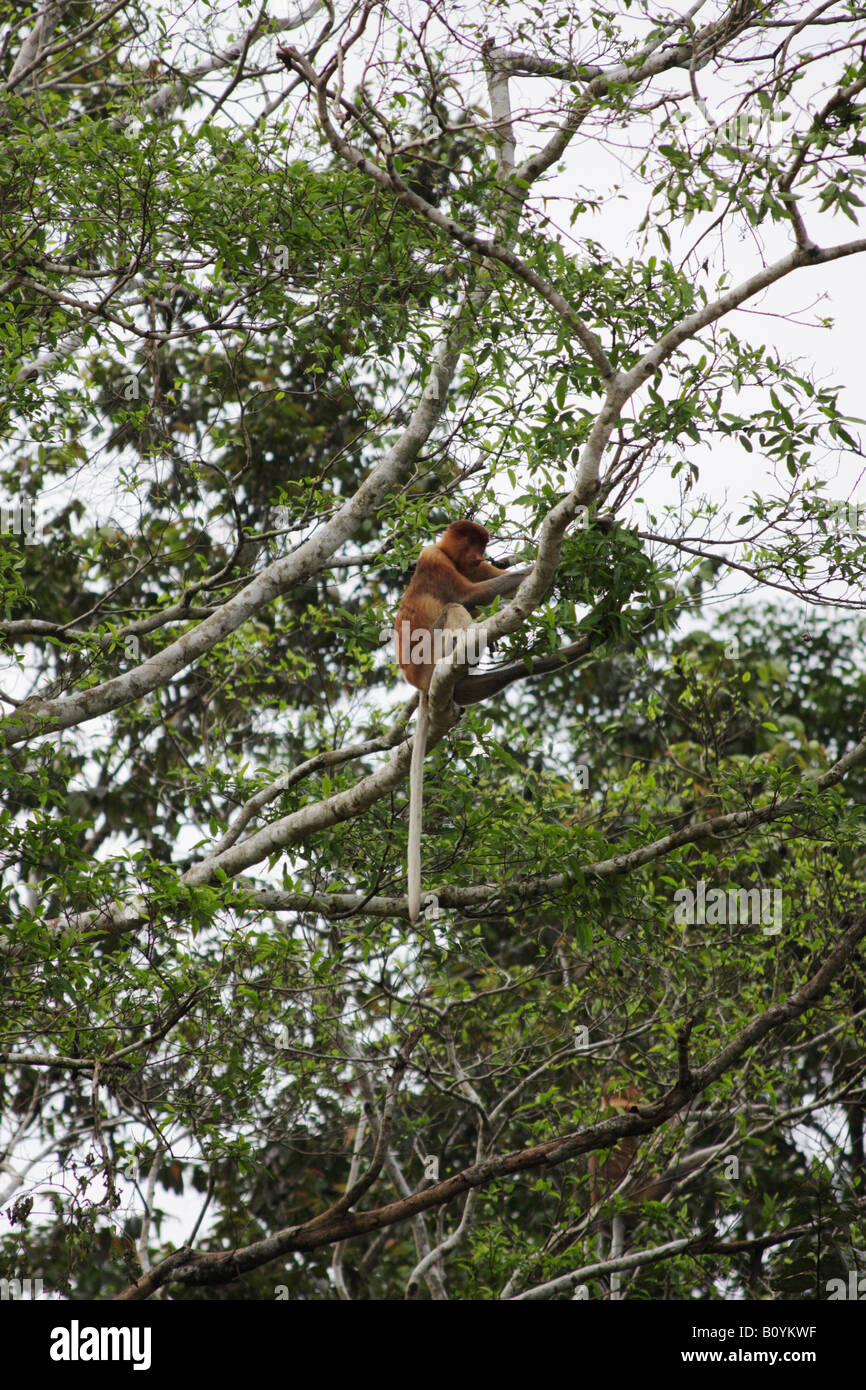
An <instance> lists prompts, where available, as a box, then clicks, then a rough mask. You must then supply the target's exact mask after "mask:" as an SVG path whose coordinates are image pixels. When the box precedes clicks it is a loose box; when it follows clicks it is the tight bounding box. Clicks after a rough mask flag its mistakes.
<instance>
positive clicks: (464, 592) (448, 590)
mask: <svg viewBox="0 0 866 1390" xmlns="http://www.w3.org/2000/svg"><path fill="white" fill-rule="evenodd" d="M489 540H490V536H489V534H488V532H487V531H486V530H485V528H484V527H483V526H480V525H479V524H478V522H477V521H452V523H451V525H450V526H449V527H448V529H447V530H446V532H445V534H444V536H443V537H442V539H441V541H439V543H438V545H430V546H427V547H426V548H425V549H424V550H422V551H421V554H420V556H419V557H418V563H417V565H416V567H415V573H414V575H413V576H412V580H411V582H410V584H409V587H408V589H407V590H406V593H405V594H404V595H403V601H402V603H401V604H400V607H399V609H398V610H397V617H396V619H395V621H394V647H395V651H396V654H397V661H398V662H399V664H400V668H401V670H402V672H403V675H404V676H405V677H406V680H407V681H408V682H409V684H410V685H414V686H415V688H416V689H417V690H420V692H421V698H420V701H419V704H418V722H417V728H416V732H415V746H414V748H413V750H412V768H411V771H410V775H409V788H410V795H409V852H408V898H409V916H410V918H411V919H412V920H413V921H414V919H415V917H417V915H418V910H419V908H420V905H421V788H422V782H423V777H424V754H425V752H426V748H427V691H428V689H429V687H430V681H431V679H432V677H433V670H434V666H435V662H434V661H432V660H431V661H426V662H424V661H417V660H413V659H412V646H413V643H414V642H415V641H416V639H417V638H418V637H419V636H420V635H423V634H424V633H425V632H426V633H427V634H428V635H429V638H430V643H431V648H432V640H433V633H434V629H435V627H436V624H437V622H438V621H439V619H441V618H442V615H443V614H444V612H445V609H446V608H447V607H448V605H449V604H452V603H453V604H461V605H462V607H463V608H465V609H467V610H468V611H469V612H470V613H473V612H475V611H476V610H477V609H478V608H479V607H481V606H482V605H483V604H487V603H492V602H493V599H494V598H496V596H497V595H498V594H510V593H513V592H514V590H515V589H516V588H517V587H518V585H519V584H520V583H521V581H522V580H523V579H524V578H525V577H526V575H527V574H529V569H520V570H503V569H499V568H498V567H497V566H496V565H491V564H489V563H488V562H487V561H486V560H485V559H484V549H485V547H486V545H487V542H488V541H489Z"/></svg>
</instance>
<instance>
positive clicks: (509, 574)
mask: <svg viewBox="0 0 866 1390" xmlns="http://www.w3.org/2000/svg"><path fill="white" fill-rule="evenodd" d="M491 568H492V566H491ZM533 568H534V566H533V565H526V566H524V568H523V569H519V570H497V571H496V573H495V574H494V576H493V577H492V578H490V579H484V580H482V581H481V582H480V583H478V584H474V583H473V582H472V581H471V580H469V579H464V578H463V575H462V574H457V572H456V571H455V574H456V578H457V580H458V581H459V584H457V585H455V587H456V588H457V589H458V592H457V593H456V594H455V598H456V600H457V602H458V603H462V604H463V606H464V607H465V608H482V607H484V605H485V604H487V603H492V602H493V600H494V599H495V598H497V597H498V596H499V595H500V594H513V593H514V590H515V589H519V588H520V585H521V584H522V583H523V581H524V579H525V578H526V576H527V575H528V574H531V573H532V571H533Z"/></svg>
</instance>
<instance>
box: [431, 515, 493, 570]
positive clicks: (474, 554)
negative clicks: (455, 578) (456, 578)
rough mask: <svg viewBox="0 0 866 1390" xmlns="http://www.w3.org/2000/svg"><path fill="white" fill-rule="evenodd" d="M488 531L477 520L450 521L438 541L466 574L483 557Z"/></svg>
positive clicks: (488, 538)
mask: <svg viewBox="0 0 866 1390" xmlns="http://www.w3.org/2000/svg"><path fill="white" fill-rule="evenodd" d="M489 540H490V533H489V531H486V530H485V528H484V527H483V526H479V524H478V522H477V521H452V523H451V525H450V526H449V527H448V530H447V531H446V532H445V535H444V536H443V537H442V539H441V541H440V542H439V544H440V546H441V547H442V549H443V550H444V551H445V554H446V555H447V556H448V558H449V560H452V561H453V562H454V564H455V565H456V567H457V569H459V571H460V573H461V574H468V573H469V572H470V571H471V570H473V569H475V567H476V565H478V564H479V563H480V562H481V560H482V559H483V558H484V549H485V546H486V545H487V542H488V541H489Z"/></svg>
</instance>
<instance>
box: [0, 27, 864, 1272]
mask: <svg viewBox="0 0 866 1390" xmlns="http://www.w3.org/2000/svg"><path fill="white" fill-rule="evenodd" d="M238 16H240V17H241V18H242V19H243V22H244V23H245V24H246V23H247V16H248V27H246V28H244V29H242V30H241V31H240V32H226V31H225V28H224V25H225V16H224V15H223V14H222V12H221V11H220V9H219V7H217V6H216V5H212V4H210V3H208V0H202V3H201V4H200V5H199V6H198V8H197V10H196V12H195V16H194V24H193V26H192V27H191V26H190V19H189V15H188V12H187V11H186V9H181V8H178V11H177V14H175V13H174V11H173V10H172V9H170V8H168V7H166V6H163V5H160V6H159V7H158V10H157V9H153V10H151V9H150V8H149V7H147V6H146V5H144V6H142V5H135V4H132V3H129V4H124V3H122V2H121V3H120V4H117V3H113V4H93V5H91V6H75V7H72V8H70V7H67V6H63V5H57V4H54V3H48V0H46V3H45V4H44V5H41V6H33V7H24V9H22V8H21V7H15V8H14V11H12V10H7V11H6V14H5V28H4V32H3V40H2V46H0V73H2V83H3V94H2V104H0V123H2V135H3V140H2V146H0V200H2V203H0V206H2V209H3V217H2V222H0V274H2V277H3V279H2V286H3V291H4V294H3V300H2V302H3V306H4V307H3V313H2V318H0V329H2V331H0V354H2V370H3V374H4V382H5V385H6V391H5V392H4V402H5V403H4V406H3V416H2V428H3V437H4V453H3V463H2V478H3V488H4V491H5V495H6V499H7V500H6V503H5V505H4V509H3V514H2V515H3V528H2V535H0V545H2V555H3V568H2V577H3V621H2V625H0V634H2V639H3V643H4V649H5V652H6V655H7V666H6V676H5V679H4V682H3V699H4V701H5V705H4V708H5V718H4V720H3V723H2V729H0V732H2V737H3V740H4V754H5V758H4V764H3V771H2V776H3V778H4V791H5V796H4V806H5V809H4V811H3V814H2V819H0V837H2V838H0V843H2V853H3V865H4V873H5V878H4V888H3V900H2V909H0V910H2V918H3V927H2V929H3V940H2V961H0V964H2V972H3V976H2V999H3V1004H2V1011H3V1018H2V1035H0V1060H2V1072H0V1102H2V1113H3V1125H2V1130H0V1139H2V1144H3V1150H4V1165H5V1167H4V1172H5V1174H6V1177H5V1179H4V1188H3V1191H2V1198H3V1205H4V1207H5V1209H6V1210H7V1212H8V1214H9V1216H10V1228H9V1229H8V1230H7V1232H6V1233H5V1234H4V1235H3V1236H2V1259H3V1262H4V1272H5V1273H6V1275H7V1277H12V1276H15V1275H16V1274H21V1275H30V1276H33V1275H41V1276H42V1277H43V1278H44V1280H45V1282H46V1284H47V1286H48V1287H51V1288H56V1289H60V1290H63V1291H64V1292H66V1293H67V1294H69V1295H70V1296H72V1297H91V1296H100V1297H105V1296H106V1295H108V1294H111V1293H117V1294H122V1295H123V1296H124V1297H131V1298H142V1297H147V1296H150V1295H151V1294H154V1293H156V1292H157V1291H159V1290H161V1289H165V1290H167V1291H170V1294H171V1296H172V1297H176V1298H181V1297H187V1298H190V1297H210V1298H213V1297H233V1298H259V1297H273V1296H274V1291H275V1289H279V1290H280V1291H282V1292H284V1293H286V1294H288V1295H289V1296H292V1297H304V1298H337V1297H340V1298H361V1299H373V1298H390V1297H394V1296H400V1295H405V1296H407V1297H416V1296H419V1297H429V1298H434V1299H441V1298H446V1297H450V1298H459V1299H477V1298H501V1297H504V1298H569V1297H572V1296H573V1294H574V1292H575V1289H576V1288H579V1287H580V1286H582V1285H583V1286H585V1287H587V1288H588V1290H589V1293H590V1296H592V1297H607V1296H611V1297H615V1298H620V1297H623V1296H627V1297H630V1298H643V1299H647V1298H653V1299H661V1298H694V1297H705V1298H717V1297H721V1296H727V1297H762V1298H777V1299H784V1298H794V1297H796V1298H801V1297H809V1298H816V1299H817V1298H826V1297H828V1296H831V1295H833V1294H834V1293H835V1292H838V1288H839V1287H840V1285H838V1284H835V1283H832V1282H831V1281H834V1280H838V1281H845V1282H844V1287H845V1288H847V1287H848V1283H847V1281H848V1279H849V1276H851V1275H852V1274H853V1276H854V1277H855V1279H856V1278H858V1277H860V1276H861V1274H863V1273H864V1271H863V1269H862V1250H863V1248H864V1235H866V1233H864V1229H863V1205H862V1196H863V1181H864V1157H863V1154H864V1146H863V1107H864V1082H863V1067H864V1052H863V1019H864V1009H866V1000H864V982H863V958H862V949H861V947H860V942H861V940H862V937H863V935H864V933H866V903H864V896H863V882H862V880H863V830H862V812H861V806H862V801H863V781H862V766H863V762H864V759H866V731H864V725H863V708H864V695H866V691H864V673H863V669H862V662H861V661H860V659H859V652H860V639H861V637H862V619H861V617H860V613H861V611H862V608H863V600H862V576H863V568H864V554H866V547H864V544H863V534H862V525H861V521H862V517H861V514H860V511H859V510H858V508H857V506H856V502H852V503H850V504H849V503H848V499H847V498H840V497H836V496H831V495H830V494H829V490H828V484H827V477H826V472H827V470H826V468H825V467H824V460H825V457H826V454H827V451H828V450H832V451H837V452H838V451H840V450H841V451H843V453H844V455H845V457H846V459H847V460H848V461H850V460H852V459H854V460H855V459H858V458H859V456H860V445H859V441H858V437H857V435H856V427H857V423H858V422H852V421H851V420H849V419H847V418H846V415H845V412H844V409H843V403H842V400H841V398H840V394H839V390H838V389H837V388H834V387H832V386H829V385H827V384H826V383H825V382H821V381H820V380H819V378H818V374H817V373H815V372H813V371H810V370H809V369H808V368H804V367H803V365H802V364H801V363H799V362H796V361H792V360H788V359H787V358H786V357H785V356H784V355H783V354H782V353H781V352H777V351H774V350H772V349H771V348H769V347H767V345H766V344H764V343H762V342H761V341H760V340H759V338H758V337H756V336H754V335H753V336H752V337H751V338H750V337H748V336H740V334H739V332H738V331H735V328H734V326H733V320H732V317H731V316H732V314H733V311H734V310H736V309H738V308H740V307H741V306H747V305H754V304H755V303H756V302H758V300H757V297H758V296H760V295H761V294H762V292H765V291H766V292H768V293H769V298H768V299H767V300H766V303H767V304H768V305H770V306H772V308H773V311H782V310H784V309H785V308H786V304H787V302H786V300H785V299H784V297H783V295H782V291H781V289H777V288H775V287H777V286H782V287H784V285H785V283H786V281H788V280H789V278H790V277H801V278H802V279H803V280H804V282H807V283H808V284H809V285H811V286H813V287H814V286H815V285H816V284H817V285H818V286H819V287H820V283H821V281H820V277H821V274H822V272H821V270H820V267H821V266H823V265H827V264H829V263H830V262H833V261H836V260H841V259H843V258H849V257H857V256H860V255H861V254H862V253H863V252H864V251H866V238H863V237H859V236H852V235H851V229H850V227H849V228H848V230H845V229H846V227H847V226H848V223H850V222H854V223H856V222H857V221H858V218H859V217H860V215H861V214H860V208H861V207H862V201H861V198H860V194H859V191H858V190H859V189H860V188H861V186H862V183H863V181H864V178H866V166H864V163H863V158H862V156H863V153H864V151H866V144H864V142H863V139H862V129H863V107H862V102H861V100H860V98H861V94H862V92H863V88H864V86H866V67H864V44H866V26H864V21H863V18H862V15H861V14H860V13H859V10H858V7H857V6H856V5H854V4H853V3H845V0H841V2H840V3H836V2H835V0H833V2H832V3H830V4H828V5H823V6H821V7H819V9H817V10H816V11H815V12H814V14H812V15H811V16H804V14H803V12H802V9H801V7H800V6H797V5H794V4H787V3H780V2H778V0H768V2H767V3H764V4H757V3H753V0H743V2H742V3H735V4H733V5H728V6H724V5H721V4H720V5H717V6H714V5H712V4H702V3H698V4H695V5H693V6H692V7H691V9H690V10H689V11H688V13H686V14H683V15H679V16H671V15H670V14H669V13H667V12H664V13H662V12H661V11H659V12H657V11H656V10H655V9H653V8H652V7H650V6H643V7H641V8H640V11H639V12H634V11H633V10H632V8H631V7H629V6H627V5H626V6H623V7H621V8H620V7H618V6H615V5H611V6H610V7H609V8H608V9H607V10H604V11H602V10H599V9H597V8H596V9H592V10H589V9H583V8H579V7H576V8H574V9H573V10H566V11H563V10H562V7H561V5H547V4H545V3H542V4H539V5H537V6H533V7H530V8H529V9H527V10H526V11H525V12H521V13H520V15H516V14H515V12H514V11H513V8H510V7H506V6H504V5H500V4H490V5H488V6H487V7H485V8H482V7H474V8H473V10H472V11H471V13H467V14H463V15H461V16H460V20H459V24H456V25H455V24H454V23H452V22H451V21H450V20H449V18H448V16H446V15H445V14H444V13H442V12H440V10H439V9H438V7H437V6H436V5H435V4H431V5H430V6H429V8H427V9H422V10H419V9H418V7H417V6H407V7H405V10H404V9H402V8H400V7H397V8H396V9H395V8H394V7H393V6H387V7H386V6H384V5H382V4H379V3H372V0H371V2H370V3H367V4H360V5H356V4H347V5H345V6H338V7H337V8H332V7H331V6H329V5H320V4H318V3H317V2H316V0H312V3H310V4H309V5H308V6H306V7H305V8H303V9H302V10H299V11H297V12H295V13H294V14H292V15H290V16H288V17H281V18H279V19H275V18H273V17H271V16H269V15H268V14H267V13H266V10H265V8H264V7H263V8H262V9H261V10H260V11H258V13H253V12H252V11H247V9H246V8H245V7H244V6H239V7H238V9H237V12H236V14H235V17H234V20H233V22H238ZM624 141H628V142H630V143H627V144H626V143H624ZM623 150H627V151H628V153H629V157H628V158H625V157H624V156H623ZM584 156H585V157H586V159H587V160H590V161H591V160H602V161H607V162H606V163H604V164H603V166H602V165H601V164H599V165H597V166H595V167H596V168H598V169H600V168H602V167H603V168H604V169H605V170H606V171H607V172H608V173H610V177H611V180H612V182H611V185H610V186H609V187H608V188H607V189H606V191H605V193H604V194H603V195H602V194H601V193H599V191H598V189H597V188H594V187H591V186H589V181H588V180H582V179H581V178H580V177H579V176H578V175H576V174H575V167H576V166H577V167H578V169H579V168H580V166H581V159H582V158H583V157H584ZM611 171H613V172H611ZM617 171H624V172H617ZM616 179H619V183H618V184H617V183H616ZM584 185H586V186H584ZM563 188H566V189H567V190H568V193H567V200H568V202H567V206H568V218H564V217H562V216H561V212H562V209H561V207H559V205H558V204H557V202H556V199H557V198H561V197H562V196H563V195H562V193H561V190H562V189H563ZM639 190H642V192H641V197H642V198H643V202H639V198H638V191H639ZM618 195H624V197H626V198H627V199H628V203H627V206H628V207H629V208H638V212H637V216H636V217H635V218H634V223H633V225H630V226H629V228H628V229H627V233H626V235H625V236H623V234H622V225H621V221H620V220H619V219H620V213H619V209H621V208H622V207H623V206H624V205H625V204H624V197H623V196H618ZM566 222H568V226H566V225H565V223H566ZM744 233H745V234H747V238H748V239H747V240H745V241H740V240H738V238H742V237H743V235H744ZM629 236H631V241H630V242H629V241H628V238H629ZM621 242H623V243H626V244H628V245H629V246H630V248H631V249H630V250H628V251H624V252H623V253H622V254H620V253H619V252H618V251H617V249H616V247H617V245H618V244H619V243H621ZM854 264H859V262H856V261H855V262H854ZM812 292H814V289H813V291H812ZM743 322H745V324H746V327H747V328H748V327H749V326H750V324H751V320H749V319H744V320H743V319H741V318H738V319H737V320H736V329H737V330H740V329H741V328H742V324H743ZM708 444H711V445H712V447H713V449H714V450H715V451H716V457H719V458H723V459H724V460H725V461H726V462H727V463H728V464H729V465H730V464H731V462H732V461H737V462H738V461H739V459H740V457H741V452H742V451H746V452H747V453H749V454H750V455H752V457H753V459H754V460H755V461H756V464H757V463H760V464H761V467H762V468H763V469H764V474H763V475H759V478H758V479H755V480H754V483H755V485H754V488H750V487H744V488H743V489H742V496H741V497H740V498H738V499H737V508H736V511H735V513H732V514H727V513H724V512H723V511H722V510H721V509H720V507H719V504H718V501H717V500H716V499H715V498H714V497H713V496H712V495H704V494H702V493H701V492H700V491H699V484H700V482H701V476H702V471H701V470H702V468H706V467H709V466H710V465H711V464H712V462H713V459H712V458H711V456H710V455H709V453H708V452H707V449H706V445H708ZM671 480H677V481H676V482H675V483H674V487H673V488H672V487H671V486H670V483H671ZM677 488H678V489H679V490H680V491H679V496H677V495H676V491H675V489H677ZM599 514H601V515H602V516H603V517H604V518H605V522H604V524H603V525H598V524H597V521H598V518H599ZM459 516H473V517H478V518H479V519H481V520H483V521H484V523H485V524H486V525H489V527H490V529H491V531H492V532H493V534H494V536H495V538H496V545H495V546H494V547H493V554H494V558H499V557H501V556H502V555H504V554H505V553H506V552H510V553H512V554H517V553H519V555H520V557H521V558H522V559H524V560H530V561H533V562H534V565H535V569H534V572H533V575H532V577H531V578H530V579H529V580H527V581H526V582H525V583H524V585H523V586H522V588H521V591H520V595H519V599H518V601H517V602H516V603H515V604H511V605H501V606H500V607H499V608H497V610H496V611H495V613H494V614H493V615H492V616H490V617H488V618H486V619H485V620H484V622H483V623H482V627H483V629H484V631H485V633H486V635H487V637H488V639H489V640H490V641H491V642H492V641H493V640H495V641H496V642H497V651H496V659H497V660H499V659H502V660H509V661H518V662H522V663H523V664H524V666H525V668H526V673H527V676H526V679H524V680H521V681H518V682H516V683H515V684H513V685H512V686H510V687H509V689H508V691H507V693H503V694H502V695H501V696H499V697H497V698H496V699H495V700H492V701H489V702H485V703H481V704H479V705H477V706H473V707H471V708H470V709H469V710H468V711H467V712H465V713H464V714H463V715H462V717H461V716H460V714H459V712H458V711H457V710H456V709H455V707H454V705H453V702H452V701H451V699H450V692H451V691H452V690H453V686H454V681H455V679H456V674H457V673H456V671H455V670H453V669H448V668H442V669H440V671H439V672H437V676H436V680H435V683H434V686H433V690H432V692H431V704H432V709H433V728H432V737H431V752H430V754H429V757H428V769H427V777H426V794H425V829H424V869H423V873H424V889H425V891H426V892H427V894H428V898H427V911H426V912H425V913H424V915H423V916H422V918H421V919H419V921H418V922H417V923H415V924H413V925H412V926H411V928H410V925H409V923H408V919H407V911H406V901H405V884H404V862H405V833H406V824H405V812H406V786H405V784H406V777H407V773H408V767H409V759H410V752H411V745H410V741H409V738H408V732H409V731H408V729H407V726H408V724H409V721H410V719H411V714H412V710H413V707H414V706H413V701H412V700H410V699H409V698H408V696H409V691H408V689H407V688H406V687H404V686H402V685H400V683H399V681H398V678H397V676H396V672H395V668H394V666H393V665H392V663H391V659H390V650H389V648H388V646H387V644H386V642H385V638H386V636H387V630H388V627H389V624H390V621H391V618H392V616H393V612H394V610H395V608H396V604H397V602H398V600H399V596H400V594H401V593H402V590H403V588H404V587H405V584H406V581H407V578H408V575H409V573H410V570H411V565H412V562H413V560H414V557H415V555H416V554H417V551H418V548H419V546H420V545H421V544H422V543H423V542H425V541H427V540H428V539H430V538H432V537H434V536H436V535H438V534H440V533H441V530H442V529H443V527H444V525H445V524H446V523H447V521H449V520H451V519H454V518H456V517H459ZM723 584H724V585H726V586H727V588H726V592H727V593H728V594H729V595H731V594H735V593H736V592H737V589H739V592H740V593H741V594H743V595H748V596H749V598H750V601H749V602H748V603H741V604H739V605H738V606H736V607H730V606H729V607H728V609H726V610H725V613H724V616H719V613H718V611H717V610H716V609H715V608H714V603H715V600H716V597H717V594H718V592H719V590H720V587H721V586H722V585H723ZM792 599H796V600H797V602H798V603H799V604H800V610H801V611H802V609H803V605H808V606H809V610H808V611H809V613H810V615H811V616H810V618H809V621H808V623H807V624H805V625H804V623H803V620H802V617H801V616H798V613H797V612H795V611H794V609H793V607H792V603H791V600H792ZM575 642H581V643H582V646H581V651H582V652H583V656H582V659H581V660H580V661H579V662H578V663H576V664H575V663H573V662H572V663H571V664H570V665H568V666H567V667H566V668H564V669H562V670H559V671H557V672H555V673H554V674H552V675H546V676H544V677H543V678H538V677H536V679H535V680H532V679H531V676H530V673H531V669H532V667H533V664H536V663H537V662H538V661H539V660H542V659H544V658H545V657H549V656H550V654H552V653H555V652H557V651H558V650H560V648H562V647H566V648H569V649H571V650H572V655H573V644H574V643H575ZM707 890H709V893H710V894H714V895H715V896H714V897H713V898H709V897H708V891H707ZM762 894H763V895H764V896H763V897H762ZM689 895H692V896H691V897H689ZM749 895H751V896H749ZM684 902H685V903H686V906H688V903H689V902H691V903H692V904H693V905H695V911H694V912H692V913H691V915H690V916H689V913H688V911H684V909H683V904H684ZM708 902H709V910H708V907H707V903H708ZM698 903H700V904H701V906H700V907H697V906H696V905H697V904H698ZM741 905H742V906H741ZM590 1156H591V1162H590Z"/></svg>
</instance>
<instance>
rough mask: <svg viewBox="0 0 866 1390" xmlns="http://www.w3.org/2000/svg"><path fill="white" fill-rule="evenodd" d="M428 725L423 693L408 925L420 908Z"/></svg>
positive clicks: (412, 776) (413, 784)
mask: <svg viewBox="0 0 866 1390" xmlns="http://www.w3.org/2000/svg"><path fill="white" fill-rule="evenodd" d="M427 724H428V714H427V692H426V690H422V691H421V697H420V699H419V701H418V718H417V720H416V721H415V743H414V745H413V747H412V766H411V768H410V770H409V851H408V856H407V865H406V891H407V897H408V900H409V920H410V921H411V922H414V921H415V918H416V917H417V916H418V912H419V910H420V908H421V807H422V804H423V795H422V794H423V791H424V757H425V755H426V752H427Z"/></svg>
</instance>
